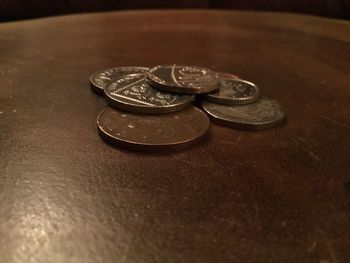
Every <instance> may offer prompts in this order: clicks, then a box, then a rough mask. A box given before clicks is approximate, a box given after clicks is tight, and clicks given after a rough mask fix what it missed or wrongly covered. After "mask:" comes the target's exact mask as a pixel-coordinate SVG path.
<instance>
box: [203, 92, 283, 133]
mask: <svg viewBox="0 0 350 263" xmlns="http://www.w3.org/2000/svg"><path fill="white" fill-rule="evenodd" d="M202 107H203V110H204V111H205V112H206V113H208V115H209V116H210V118H211V119H212V120H213V122H216V123H218V124H221V125H224V126H230V127H234V128H240V129H248V130H261V129H266V128H269V127H272V126H275V125H277V124H279V123H281V122H282V121H283V120H284V118H285V114H284V112H283V110H282V109H281V106H280V104H279V103H278V102H277V101H275V100H272V99H269V98H266V97H262V98H261V99H260V100H258V101H256V102H254V103H251V104H246V105H239V106H231V105H230V106H229V105H220V104H216V103H212V102H209V101H202Z"/></svg>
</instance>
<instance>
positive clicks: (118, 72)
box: [90, 67, 148, 95]
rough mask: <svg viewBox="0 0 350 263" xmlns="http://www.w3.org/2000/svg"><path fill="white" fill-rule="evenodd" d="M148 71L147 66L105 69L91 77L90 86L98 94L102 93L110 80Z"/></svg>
mask: <svg viewBox="0 0 350 263" xmlns="http://www.w3.org/2000/svg"><path fill="white" fill-rule="evenodd" d="M147 71H148V68H146V67H117V68H109V69H103V70H99V71H97V72H95V73H94V74H92V75H91V77H90V87H91V89H92V90H93V91H94V92H96V93H97V94H100V95H102V94H103V89H104V87H105V86H106V85H107V83H108V82H109V81H111V80H112V79H115V78H119V77H121V76H124V75H129V74H140V73H145V72H147Z"/></svg>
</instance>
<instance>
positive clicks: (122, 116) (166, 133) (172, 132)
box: [97, 106, 210, 152]
mask: <svg viewBox="0 0 350 263" xmlns="http://www.w3.org/2000/svg"><path fill="white" fill-rule="evenodd" d="M209 123H210V122H209V119H208V117H207V115H206V114H205V113H204V112H202V111H201V110H199V109H198V108H196V107H193V106H191V107H189V108H186V109H184V110H182V111H178V112H174V113H168V114H161V115H144V114H135V113H128V112H122V111H119V110H115V109H113V108H109V107H108V108H106V109H105V110H103V111H102V112H101V113H100V114H99V115H98V117H97V127H98V132H99V134H100V136H101V137H102V138H103V139H104V140H105V141H107V142H109V143H111V144H113V145H116V146H120V147H124V148H127V149H130V150H136V151H149V152H155V151H170V150H181V149H185V148H187V147H189V146H192V145H194V144H196V143H198V142H199V141H200V140H201V139H203V138H204V136H205V135H206V133H207V131H208V129H209Z"/></svg>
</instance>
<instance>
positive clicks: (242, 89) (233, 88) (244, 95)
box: [203, 79, 259, 105]
mask: <svg viewBox="0 0 350 263" xmlns="http://www.w3.org/2000/svg"><path fill="white" fill-rule="evenodd" d="M203 98H204V99H205V100H209V101H212V102H215V103H218V104H224V105H241V104H248V103H252V102H254V101H257V100H258V99H259V88H258V87H257V86H256V85H255V84H254V83H251V82H248V81H246V80H242V79H222V80H221V81H220V88H219V89H218V90H215V91H213V92H210V93H208V94H205V95H204V96H203Z"/></svg>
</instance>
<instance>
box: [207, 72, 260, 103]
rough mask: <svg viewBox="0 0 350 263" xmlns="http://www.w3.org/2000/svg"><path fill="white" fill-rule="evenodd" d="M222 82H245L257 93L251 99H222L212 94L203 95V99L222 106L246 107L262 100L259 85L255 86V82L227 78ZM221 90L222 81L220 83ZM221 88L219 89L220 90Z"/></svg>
mask: <svg viewBox="0 0 350 263" xmlns="http://www.w3.org/2000/svg"><path fill="white" fill-rule="evenodd" d="M222 80H231V81H238V82H244V83H247V84H249V85H251V86H253V87H254V88H255V90H256V93H255V94H254V95H253V96H251V97H249V98H233V97H232V98H226V97H220V96H216V95H213V94H210V93H207V94H204V95H203V99H204V100H207V101H210V102H214V103H216V104H221V105H246V104H250V103H253V102H256V101H258V100H259V98H260V89H259V87H258V86H257V85H255V84H254V83H253V82H250V81H247V80H244V79H227V78H222ZM220 88H221V81H220ZM220 88H219V89H220Z"/></svg>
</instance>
